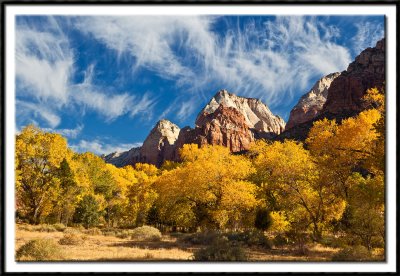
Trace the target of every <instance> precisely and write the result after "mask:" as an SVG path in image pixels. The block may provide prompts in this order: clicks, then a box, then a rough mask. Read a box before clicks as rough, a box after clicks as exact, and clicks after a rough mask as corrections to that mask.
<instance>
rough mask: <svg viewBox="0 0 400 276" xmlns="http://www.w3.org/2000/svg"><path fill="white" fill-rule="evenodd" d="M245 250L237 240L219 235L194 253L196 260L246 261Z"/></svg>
mask: <svg viewBox="0 0 400 276" xmlns="http://www.w3.org/2000/svg"><path fill="white" fill-rule="evenodd" d="M247 259H248V257H247V255H246V253H245V251H244V250H243V249H242V248H241V247H240V246H239V245H238V244H237V243H235V242H230V241H228V239H227V238H226V237H223V238H221V237H219V238H216V239H214V240H213V241H212V243H211V244H210V245H209V246H207V247H205V248H202V249H200V250H198V251H196V252H195V253H194V260H195V261H246V260H247Z"/></svg>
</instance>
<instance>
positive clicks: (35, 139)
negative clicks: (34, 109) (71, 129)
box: [16, 125, 67, 224]
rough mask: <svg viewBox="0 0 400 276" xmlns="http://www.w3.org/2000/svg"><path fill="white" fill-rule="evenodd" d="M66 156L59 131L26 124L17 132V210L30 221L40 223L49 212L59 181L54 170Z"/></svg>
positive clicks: (65, 144)
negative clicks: (54, 132) (46, 130)
mask: <svg viewBox="0 0 400 276" xmlns="http://www.w3.org/2000/svg"><path fill="white" fill-rule="evenodd" d="M66 156H67V141H66V140H65V139H64V138H63V137H62V136H61V135H59V134H53V133H45V132H43V131H41V130H40V129H39V128H37V127H35V126H33V125H28V126H27V127H25V128H24V129H23V130H22V131H21V133H20V134H18V135H17V137H16V174H17V183H16V184H17V185H16V186H17V194H16V196H17V204H18V210H17V212H20V214H21V215H22V216H26V217H27V219H28V220H29V221H30V222H31V223H35V224H37V223H40V221H41V218H42V215H44V214H45V213H48V212H50V211H51V208H52V205H51V204H52V202H51V199H52V198H54V197H55V196H56V192H57V190H58V186H59V184H60V181H59V179H58V178H57V177H56V172H57V170H58V169H59V167H60V163H61V162H62V160H63V159H64V158H65V157H66Z"/></svg>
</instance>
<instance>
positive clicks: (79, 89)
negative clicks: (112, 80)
mask: <svg viewBox="0 0 400 276" xmlns="http://www.w3.org/2000/svg"><path fill="white" fill-rule="evenodd" d="M94 69H95V68H94V65H93V64H92V65H90V66H89V67H88V69H87V71H86V73H85V78H84V80H83V81H82V82H81V83H78V84H75V85H73V86H72V90H73V91H74V92H73V93H71V98H72V99H73V101H74V102H75V103H77V104H79V105H82V106H83V107H86V108H89V109H91V110H94V111H97V112H98V113H99V114H101V115H102V116H104V117H105V118H106V120H107V121H113V120H114V119H116V118H118V117H119V116H122V115H125V114H129V116H131V117H134V116H136V115H140V114H141V112H146V113H147V115H150V117H151V114H152V108H153V106H154V104H155V101H156V100H155V99H153V98H151V97H150V96H149V94H148V93H144V94H143V95H142V96H141V97H139V96H137V95H132V94H130V93H127V92H125V93H116V92H115V91H112V92H110V91H108V92H107V91H102V90H105V88H104V87H101V86H98V85H95V84H93V82H92V80H93V75H94V74H95V73H94ZM147 118H149V116H147Z"/></svg>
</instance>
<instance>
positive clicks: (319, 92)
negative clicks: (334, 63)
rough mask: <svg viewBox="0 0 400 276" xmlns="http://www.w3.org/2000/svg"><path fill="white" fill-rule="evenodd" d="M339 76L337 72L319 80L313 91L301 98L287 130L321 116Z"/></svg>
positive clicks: (294, 109) (291, 112) (291, 114)
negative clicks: (331, 87)
mask: <svg viewBox="0 0 400 276" xmlns="http://www.w3.org/2000/svg"><path fill="white" fill-rule="evenodd" d="M339 75H340V73H338V72H336V73H332V74H329V75H327V76H325V77H323V78H321V79H319V80H318V81H317V82H316V83H315V84H314V86H313V87H312V88H311V90H310V91H309V92H308V93H307V94H304V95H303V96H302V97H301V98H300V100H299V101H298V102H297V104H296V105H295V107H294V108H293V109H292V110H291V111H290V116H289V120H288V122H287V124H286V128H285V130H287V129H290V128H292V127H294V126H296V125H299V124H301V123H304V122H307V121H310V120H312V119H314V118H315V117H317V116H318V115H319V114H320V111H321V110H322V108H323V106H324V104H325V102H326V98H327V97H328V89H329V87H330V86H331V84H332V82H333V80H334V79H336V78H337V77H338V76H339Z"/></svg>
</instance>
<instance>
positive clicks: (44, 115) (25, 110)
mask: <svg viewBox="0 0 400 276" xmlns="http://www.w3.org/2000/svg"><path fill="white" fill-rule="evenodd" d="M16 112H17V120H19V121H25V122H26V123H28V124H29V123H34V124H36V125H38V123H37V122H36V121H35V119H38V118H40V119H42V120H44V121H45V122H46V123H47V124H48V125H49V126H50V127H51V128H55V127H57V126H58V125H59V124H60V122H61V118H60V116H58V115H57V114H56V113H55V112H54V111H53V110H52V109H50V108H48V107H47V106H46V105H43V104H38V103H32V102H26V101H20V100H17V101H16Z"/></svg>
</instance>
